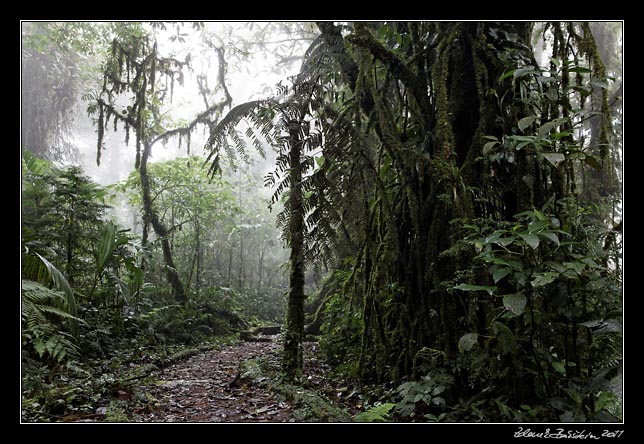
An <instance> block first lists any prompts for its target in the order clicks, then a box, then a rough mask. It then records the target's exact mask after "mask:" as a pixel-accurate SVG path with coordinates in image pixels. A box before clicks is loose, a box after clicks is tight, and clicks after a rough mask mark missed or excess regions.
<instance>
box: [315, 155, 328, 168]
mask: <svg viewBox="0 0 644 444" xmlns="http://www.w3.org/2000/svg"><path fill="white" fill-rule="evenodd" d="M325 161H326V159H325V158H324V156H320V157H316V158H315V162H316V163H317V164H318V167H320V168H322V167H323V166H324V162H325Z"/></svg>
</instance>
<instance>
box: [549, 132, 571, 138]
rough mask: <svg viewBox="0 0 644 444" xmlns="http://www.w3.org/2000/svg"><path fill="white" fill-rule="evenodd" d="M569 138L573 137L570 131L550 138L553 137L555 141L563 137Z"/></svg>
mask: <svg viewBox="0 0 644 444" xmlns="http://www.w3.org/2000/svg"><path fill="white" fill-rule="evenodd" d="M569 136H572V133H571V132H570V131H562V132H560V133H555V134H553V135H551V136H550V137H552V138H553V139H555V140H556V139H561V138H563V137H569Z"/></svg>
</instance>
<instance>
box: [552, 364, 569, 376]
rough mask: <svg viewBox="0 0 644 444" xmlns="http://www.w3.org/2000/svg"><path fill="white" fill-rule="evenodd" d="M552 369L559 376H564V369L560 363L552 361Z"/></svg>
mask: <svg viewBox="0 0 644 444" xmlns="http://www.w3.org/2000/svg"><path fill="white" fill-rule="evenodd" d="M552 368H554V369H555V371H556V372H557V373H559V374H560V375H561V376H566V367H564V365H563V363H562V362H561V361H552Z"/></svg>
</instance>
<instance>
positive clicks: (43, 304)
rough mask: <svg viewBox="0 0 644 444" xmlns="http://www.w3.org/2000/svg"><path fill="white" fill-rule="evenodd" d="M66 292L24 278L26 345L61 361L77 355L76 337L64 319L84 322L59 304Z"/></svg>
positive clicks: (24, 337)
mask: <svg viewBox="0 0 644 444" xmlns="http://www.w3.org/2000/svg"><path fill="white" fill-rule="evenodd" d="M64 302H65V296H64V295H63V293H62V292H60V291H55V290H51V289H49V288H47V287H45V286H43V285H41V284H39V283H38V282H34V281H30V280H26V279H23V280H22V307H21V316H22V327H23V332H22V336H23V345H26V346H29V345H31V346H32V347H33V349H34V351H35V352H36V353H37V354H38V356H39V357H40V358H41V359H43V358H47V357H48V358H49V359H51V360H52V361H54V362H61V361H62V360H63V359H64V358H65V357H67V356H74V357H75V356H77V354H78V347H77V346H76V344H75V342H74V338H73V336H72V335H71V334H69V333H68V332H65V331H64V330H63V329H62V328H61V322H62V321H72V322H73V323H74V324H75V325H78V323H79V322H83V321H82V320H81V319H79V318H78V317H76V316H74V315H72V314H71V313H70V312H69V311H67V310H64V309H61V308H59V306H60V305H61V304H63V305H64Z"/></svg>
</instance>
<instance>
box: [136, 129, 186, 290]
mask: <svg viewBox="0 0 644 444" xmlns="http://www.w3.org/2000/svg"><path fill="white" fill-rule="evenodd" d="M150 151H151V145H150V144H149V143H147V142H144V148H143V153H142V156H141V163H140V165H139V175H140V177H141V193H142V197H143V220H144V221H145V222H144V223H145V224H147V223H149V224H151V225H152V228H153V229H154V232H155V233H156V235H157V236H159V240H160V242H161V249H162V250H163V260H164V262H165V267H164V270H165V274H166V277H167V279H168V282H169V284H170V286H171V287H172V294H173V296H174V298H175V299H176V300H177V302H185V301H186V291H185V289H184V287H183V283H182V282H181V279H180V278H179V273H178V272H177V267H176V265H175V264H174V259H173V258H172V248H171V247H170V240H169V238H168V230H167V228H166V227H165V226H164V225H163V223H162V222H161V220H160V219H159V216H158V215H157V213H156V211H154V208H153V206H152V196H151V195H150V178H149V176H148V158H149V156H150Z"/></svg>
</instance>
